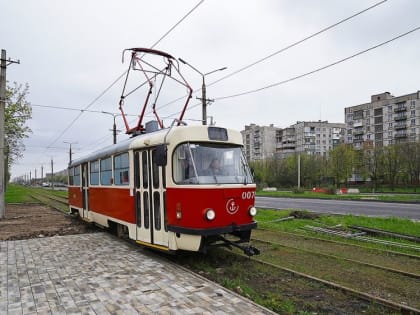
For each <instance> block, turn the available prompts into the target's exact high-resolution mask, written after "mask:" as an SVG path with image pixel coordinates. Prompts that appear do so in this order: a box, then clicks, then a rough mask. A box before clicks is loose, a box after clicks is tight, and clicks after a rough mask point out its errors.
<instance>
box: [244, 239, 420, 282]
mask: <svg viewBox="0 0 420 315" xmlns="http://www.w3.org/2000/svg"><path fill="white" fill-rule="evenodd" d="M251 239H252V240H255V241H257V242H261V243H267V244H273V245H277V246H281V247H285V248H292V249H295V250H299V251H302V252H305V253H310V254H315V255H319V256H324V257H329V258H334V259H337V260H340V259H341V260H345V261H348V262H351V263H356V264H360V265H364V266H368V267H372V268H377V269H381V270H384V271H390V272H392V273H397V274H400V275H404V276H407V277H410V278H415V279H420V274H416V273H412V272H408V271H404V270H399V269H394V268H389V267H385V266H380V265H375V264H371V263H367V262H363V261H360V260H355V259H351V258H346V257H340V256H336V255H331V254H325V253H322V252H319V251H313V250H309V249H304V248H299V247H295V246H290V245H285V244H281V243H277V242H273V241H267V240H263V239H259V238H255V237H252V238H251Z"/></svg>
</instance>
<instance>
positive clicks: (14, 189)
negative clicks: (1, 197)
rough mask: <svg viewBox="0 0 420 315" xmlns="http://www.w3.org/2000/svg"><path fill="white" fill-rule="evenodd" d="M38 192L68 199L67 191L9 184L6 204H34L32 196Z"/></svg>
mask: <svg viewBox="0 0 420 315" xmlns="http://www.w3.org/2000/svg"><path fill="white" fill-rule="evenodd" d="M36 191H42V192H44V193H47V194H51V195H54V196H59V197H67V196H68V193H67V190H52V189H44V188H38V187H28V186H23V185H16V184H9V185H8V186H7V190H6V194H5V201H6V203H28V202H34V201H35V200H34V199H33V198H31V196H30V194H31V193H33V192H36Z"/></svg>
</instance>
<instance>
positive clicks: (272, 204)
mask: <svg viewBox="0 0 420 315" xmlns="http://www.w3.org/2000/svg"><path fill="white" fill-rule="evenodd" d="M255 204H256V206H257V207H258V208H270V209H279V210H281V209H305V210H308V211H311V212H318V213H334V214H354V215H366V216H375V217H400V218H407V219H414V220H420V204H407V203H394V202H392V203H389V202H379V201H352V200H324V199H294V198H272V197H256V199H255Z"/></svg>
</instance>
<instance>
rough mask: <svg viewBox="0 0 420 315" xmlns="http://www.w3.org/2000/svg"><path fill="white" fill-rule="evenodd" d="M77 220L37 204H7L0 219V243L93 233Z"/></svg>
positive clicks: (91, 228) (90, 227) (88, 227)
mask: <svg viewBox="0 0 420 315" xmlns="http://www.w3.org/2000/svg"><path fill="white" fill-rule="evenodd" d="M93 231H94V228H93V227H92V226H90V225H88V224H86V223H84V222H82V221H80V220H79V219H77V218H73V217H71V216H69V215H65V214H63V213H62V212H59V211H58V210H54V209H52V208H50V207H48V206H44V205H39V204H7V205H6V218H5V219H0V241H7V240H21V239H28V238H36V237H46V236H54V235H69V234H80V233H89V232H93Z"/></svg>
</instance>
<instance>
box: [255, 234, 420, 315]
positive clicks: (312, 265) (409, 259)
mask: <svg viewBox="0 0 420 315" xmlns="http://www.w3.org/2000/svg"><path fill="white" fill-rule="evenodd" d="M256 232H257V233H254V235H255V234H257V235H258V234H259V232H258V231H256ZM265 232H267V231H265ZM276 233H277V232H276ZM261 234H262V235H263V234H264V233H261ZM291 235H292V234H291V233H289V237H290V236H291ZM260 237H261V236H260ZM260 237H255V236H254V237H253V245H255V246H257V247H258V248H259V249H260V250H261V255H260V256H258V257H256V258H254V259H253V260H256V261H258V262H259V263H264V264H268V265H270V266H272V267H276V268H279V269H281V270H283V271H287V272H291V273H293V274H295V275H298V276H301V277H305V278H307V279H311V280H313V281H318V282H320V283H323V284H324V285H327V286H329V287H332V288H335V289H337V290H341V291H344V292H347V293H349V294H351V295H354V296H357V297H359V298H361V299H363V300H366V301H370V302H373V303H377V304H380V305H384V306H386V307H389V308H391V309H394V310H397V311H400V312H402V313H415V314H417V313H420V302H419V301H420V289H419V285H420V281H419V279H420V274H418V271H419V270H420V257H418V258H414V257H413V256H406V257H405V259H406V261H405V262H406V266H405V267H406V268H405V270H400V269H395V268H392V267H390V266H386V265H387V264H389V263H390V259H389V257H388V259H385V260H388V261H385V266H384V265H381V264H379V263H370V262H367V261H363V259H362V260H359V259H353V258H348V257H341V256H339V255H336V254H331V253H325V252H320V251H319V249H318V248H315V249H314V248H311V249H308V248H302V246H296V245H290V244H285V243H284V242H282V243H280V242H276V241H272V240H267V239H261V238H260ZM299 237H300V240H301V242H302V243H304V242H305V240H304V237H302V236H301V235H299ZM340 246H341V244H340ZM345 246H348V249H349V250H351V249H352V248H351V247H350V246H351V245H348V244H346V245H345ZM335 249H336V248H335ZM330 250H334V248H331V249H330ZM378 253H379V254H377V255H379V257H378V259H383V257H387V255H386V253H383V252H378ZM354 254H355V256H356V257H360V256H362V255H360V253H354ZM389 254H390V255H391V257H397V258H396V259H397V265H400V263H399V262H398V260H401V259H400V258H399V257H398V256H397V255H395V253H389ZM371 256H372V253H369V255H368V257H371Z"/></svg>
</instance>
